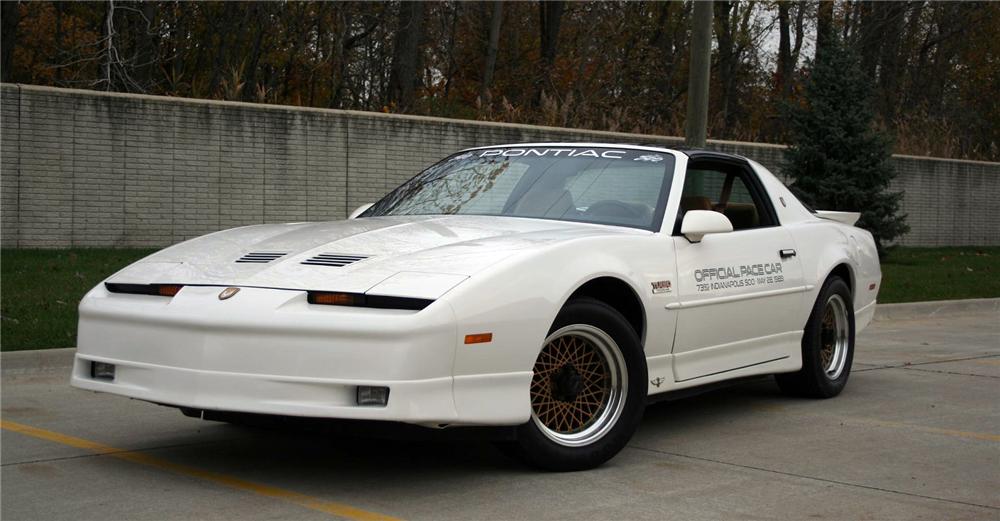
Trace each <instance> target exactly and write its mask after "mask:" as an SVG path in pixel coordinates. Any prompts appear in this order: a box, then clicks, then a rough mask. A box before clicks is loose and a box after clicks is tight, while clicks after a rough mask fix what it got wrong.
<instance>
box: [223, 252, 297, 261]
mask: <svg viewBox="0 0 1000 521" xmlns="http://www.w3.org/2000/svg"><path fill="white" fill-rule="evenodd" d="M287 254H288V253H287V252H273V251H271V252H269V251H252V252H250V253H247V254H246V255H244V256H242V257H240V258H238V259H236V262H238V263H253V264H266V263H268V262H271V261H273V260H275V259H279V258H281V257H284V256H285V255H287Z"/></svg>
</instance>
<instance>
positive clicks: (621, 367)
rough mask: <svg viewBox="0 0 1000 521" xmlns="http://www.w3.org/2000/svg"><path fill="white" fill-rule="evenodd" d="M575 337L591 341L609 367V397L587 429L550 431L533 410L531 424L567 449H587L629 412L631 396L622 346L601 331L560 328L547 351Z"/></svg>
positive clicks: (578, 326)
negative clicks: (562, 339) (627, 402)
mask: <svg viewBox="0 0 1000 521" xmlns="http://www.w3.org/2000/svg"><path fill="white" fill-rule="evenodd" d="M566 335H574V336H578V337H581V338H583V339H585V340H587V341H588V342H590V343H591V344H592V345H593V346H594V347H596V348H597V352H598V353H599V354H600V355H601V357H602V358H603V359H604V362H605V363H606V364H607V366H608V372H609V376H610V378H611V387H610V389H609V391H608V396H607V398H606V401H605V403H604V404H603V406H602V409H601V412H600V413H598V416H597V418H595V419H594V421H593V422H592V423H591V424H590V425H589V426H588V427H586V428H585V429H583V430H581V431H579V432H573V433H563V432H558V431H556V430H553V429H551V428H549V427H548V426H547V425H545V423H543V422H542V421H541V419H539V417H538V415H537V414H536V413H535V408H534V406H532V409H531V421H532V422H534V424H535V426H536V427H537V428H538V430H539V431H540V432H541V433H542V434H543V435H545V437H546V438H548V439H550V440H552V441H553V442H555V443H557V444H559V445H562V446H564V447H583V446H586V445H590V444H592V443H594V442H596V441H597V440H600V439H601V438H603V437H604V436H605V435H607V434H608V432H610V431H611V429H612V428H614V426H615V425H616V424H617V423H618V420H619V418H621V415H622V412H623V411H624V410H625V397H626V395H627V394H628V383H629V382H628V370H627V369H626V366H625V357H624V355H622V352H621V349H619V347H618V344H617V343H616V342H615V341H614V339H612V338H611V336H610V335H608V334H607V333H605V332H604V331H602V330H601V329H599V328H596V327H594V326H591V325H587V324H573V325H569V326H566V327H563V328H561V329H559V330H558V331H556V332H554V333H552V334H551V335H549V336H548V338H546V339H545V342H544V343H543V344H542V347H543V348H544V347H545V346H547V345H548V344H549V343H551V342H553V341H554V340H557V339H559V338H560V337H562V336H566Z"/></svg>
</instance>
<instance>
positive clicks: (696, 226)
mask: <svg viewBox="0 0 1000 521" xmlns="http://www.w3.org/2000/svg"><path fill="white" fill-rule="evenodd" d="M731 231H733V223H732V222H730V221H729V218H728V217H726V216H725V215H722V214H721V213H719V212H713V211H710V210H688V212H687V213H685V214H684V220H683V221H681V234H682V235H684V237H687V240H689V241H691V242H701V240H702V238H704V237H705V236H706V235H708V234H710V233H729V232H731Z"/></svg>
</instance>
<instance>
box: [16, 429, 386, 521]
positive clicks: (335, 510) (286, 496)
mask: <svg viewBox="0 0 1000 521" xmlns="http://www.w3.org/2000/svg"><path fill="white" fill-rule="evenodd" d="M0 428H2V429H4V430H7V431H11V432H17V433H20V434H25V435H27V436H32V437H35V438H39V439H43V440H47V441H52V442H55V443H61V444H63V445H69V446H70V447H76V448H78V449H84V450H89V451H91V452H94V453H97V454H106V455H108V456H111V457H113V458H118V459H122V460H126V461H131V462H132V463H139V464H141V465H147V466H150V467H155V468H158V469H162V470H168V471H170V472H175V473H177V474H183V475H185V476H191V477H194V478H198V479H203V480H206V481H211V482H213V483H217V484H219V485H224V486H227V487H230V488H235V489H237V490H242V491H245V492H251V493H254V494H257V495H261V496H266V497H270V498H274V499H281V500H283V501H288V502H289V503H294V504H296V505H299V506H302V507H305V508H309V509H312V510H318V511H320V512H325V513H327V514H333V515H335V516H340V517H344V518H347V519H354V520H358V521H389V520H397V519H398V518H395V517H390V516H385V515H382V514H378V513H375V512H368V511H366V510H361V509H359V508H354V507H352V506H350V505H345V504H343V503H337V502H334V501H325V500H322V499H318V498H314V497H311V496H307V495H305V494H299V493H298V492H292V491H290V490H284V489H281V488H277V487H272V486H268V485H261V484H259V483H254V482H251V481H246V480H242V479H239V478H234V477H230V476H227V475H225V474H220V473H218V472H211V471H208V470H202V469H198V468H195V467H189V466H187V465H180V464H177V463H171V462H169V461H166V460H163V459H160V458H157V457H155V456H150V455H148V454H143V453H141V452H135V451H127V450H122V449H116V448H115V447H109V446H107V445H103V444H100V443H97V442H93V441H90V440H85V439H82V438H76V437H73V436H67V435H65V434H59V433H58V432H52V431H47V430H44V429H39V428H37V427H32V426H30V425H24V424H21V423H16V422H12V421H7V420H0Z"/></svg>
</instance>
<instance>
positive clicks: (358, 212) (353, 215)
mask: <svg viewBox="0 0 1000 521" xmlns="http://www.w3.org/2000/svg"><path fill="white" fill-rule="evenodd" d="M372 206H375V203H368V204H363V205H361V206H359V207H357V208H356V209H355V210H354V211H353V212H351V215H348V216H347V218H348V219H357V218H358V216H359V215H361V214H363V213H365V210H367V209H369V208H371V207H372Z"/></svg>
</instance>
